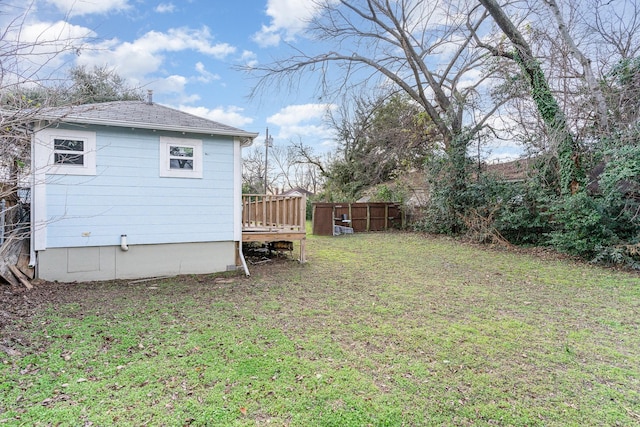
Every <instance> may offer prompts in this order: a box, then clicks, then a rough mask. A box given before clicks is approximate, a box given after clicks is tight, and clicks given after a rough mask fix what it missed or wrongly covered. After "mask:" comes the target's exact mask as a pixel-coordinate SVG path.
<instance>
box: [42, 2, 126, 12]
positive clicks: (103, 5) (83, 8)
mask: <svg viewBox="0 0 640 427" xmlns="http://www.w3.org/2000/svg"><path fill="white" fill-rule="evenodd" d="M46 1H47V3H50V4H53V5H55V6H56V7H57V8H58V9H59V10H60V11H61V12H63V13H65V14H68V15H69V16H78V15H90V14H105V13H109V12H119V11H121V10H125V9H128V8H130V7H131V6H130V5H129V3H128V0H89V1H87V0H46Z"/></svg>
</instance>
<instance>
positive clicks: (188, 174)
mask: <svg viewBox="0 0 640 427" xmlns="http://www.w3.org/2000/svg"><path fill="white" fill-rule="evenodd" d="M172 145H173V146H176V145H177V146H180V147H190V148H193V169H171V167H170V166H169V161H170V156H169V147H170V146H172ZM202 156H203V152H202V140H200V139H190V138H174V137H170V136H161V137H160V176H161V177H165V178H202Z"/></svg>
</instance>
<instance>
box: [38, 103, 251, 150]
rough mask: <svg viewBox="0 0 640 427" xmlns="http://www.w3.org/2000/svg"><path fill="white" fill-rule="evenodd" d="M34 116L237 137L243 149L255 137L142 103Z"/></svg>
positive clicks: (58, 110) (47, 111) (61, 109)
mask: <svg viewBox="0 0 640 427" xmlns="http://www.w3.org/2000/svg"><path fill="white" fill-rule="evenodd" d="M35 116H36V118H38V119H40V120H49V121H62V122H70V123H83V124H92V125H104V126H116V127H129V128H132V127H133V128H140V129H155V130H167V131H174V132H190V133H198V134H209V135H228V136H237V137H244V138H247V140H246V141H243V145H245V144H246V145H251V142H252V141H253V139H254V138H255V137H257V136H258V134H257V133H254V132H247V131H244V130H242V129H238V128H235V127H232V126H227V125H224V124H222V123H218V122H215V121H213V120H209V119H205V118H203V117H198V116H195V115H193V114H189V113H185V112H184V111H180V110H176V109H173V108H169V107H165V106H163V105H159V104H155V103H150V102H144V101H113V102H103V103H98V104H85V105H78V106H73V107H58V108H44V109H42V110H40V111H39V112H37V113H36V115H35Z"/></svg>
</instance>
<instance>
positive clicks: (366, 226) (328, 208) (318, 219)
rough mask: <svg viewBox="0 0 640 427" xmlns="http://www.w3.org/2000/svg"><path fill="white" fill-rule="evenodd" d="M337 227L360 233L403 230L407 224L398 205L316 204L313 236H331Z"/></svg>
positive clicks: (382, 203) (314, 207)
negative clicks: (393, 229) (350, 228)
mask: <svg viewBox="0 0 640 427" xmlns="http://www.w3.org/2000/svg"><path fill="white" fill-rule="evenodd" d="M335 225H341V226H349V227H352V228H353V231H354V232H356V233H358V232H367V231H384V230H388V229H390V228H402V227H404V225H405V223H404V216H403V213H402V209H401V206H400V204H398V203H385V202H380V203H373V202H372V203H314V204H313V234H315V235H318V236H331V235H333V234H334V226H335Z"/></svg>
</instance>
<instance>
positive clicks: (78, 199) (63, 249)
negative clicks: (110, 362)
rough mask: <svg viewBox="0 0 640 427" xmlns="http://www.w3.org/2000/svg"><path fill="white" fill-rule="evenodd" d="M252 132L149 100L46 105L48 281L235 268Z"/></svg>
mask: <svg viewBox="0 0 640 427" xmlns="http://www.w3.org/2000/svg"><path fill="white" fill-rule="evenodd" d="M257 135H258V134H257V133H252V132H246V131H243V130H240V129H237V128H234V127H231V126H226V125H223V124H220V123H217V122H214V121H211V120H207V119H204V118H201V117H197V116H194V115H190V114H187V113H185V112H182V111H178V110H175V109H171V108H168V107H164V106H161V105H158V104H155V103H153V102H152V101H151V99H149V100H148V101H146V102H145V101H117V102H107V103H101V104H91V105H82V106H77V107H74V108H58V109H48V110H44V111H42V112H41V113H40V114H39V116H38V121H37V122H36V123H35V125H34V128H33V137H32V165H31V169H32V184H31V187H32V189H31V225H32V226H31V258H32V261H31V263H32V264H33V265H35V267H36V276H37V277H38V278H40V279H44V280H50V281H53V280H57V281H64V282H69V281H93V280H110V279H134V278H143V277H153V276H164V275H177V274H202V273H213V272H219V271H225V270H230V269H234V268H235V266H236V259H238V257H237V255H238V248H239V245H241V241H242V212H241V210H242V182H241V180H242V175H241V167H242V161H241V148H242V147H245V146H248V145H251V143H252V142H253V139H254V138H255V137H256V136H257Z"/></svg>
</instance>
